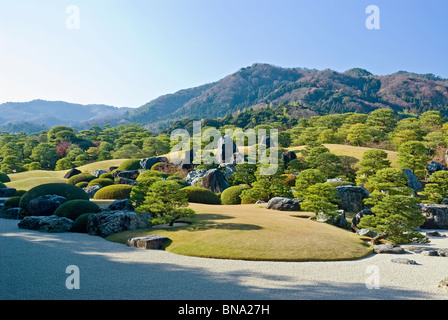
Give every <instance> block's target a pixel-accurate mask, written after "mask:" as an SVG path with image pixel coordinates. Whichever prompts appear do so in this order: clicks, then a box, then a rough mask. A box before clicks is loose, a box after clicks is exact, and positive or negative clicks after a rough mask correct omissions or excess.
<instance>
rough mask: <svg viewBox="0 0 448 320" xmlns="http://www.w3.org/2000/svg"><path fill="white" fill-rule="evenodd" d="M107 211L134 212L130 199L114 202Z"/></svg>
mask: <svg viewBox="0 0 448 320" xmlns="http://www.w3.org/2000/svg"><path fill="white" fill-rule="evenodd" d="M107 210H110V211H120V210H133V207H132V204H131V203H130V202H129V199H118V200H115V201H114V202H112V203H111V204H110V205H109V206H108V207H107Z"/></svg>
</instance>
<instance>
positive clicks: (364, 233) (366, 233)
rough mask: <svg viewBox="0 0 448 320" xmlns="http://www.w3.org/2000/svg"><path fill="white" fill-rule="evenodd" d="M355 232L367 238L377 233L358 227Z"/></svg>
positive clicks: (373, 236)
mask: <svg viewBox="0 0 448 320" xmlns="http://www.w3.org/2000/svg"><path fill="white" fill-rule="evenodd" d="M357 234H358V236H361V237H369V238H375V237H376V236H377V235H378V233H376V232H375V231H372V230H369V229H360V230H358V232H357Z"/></svg>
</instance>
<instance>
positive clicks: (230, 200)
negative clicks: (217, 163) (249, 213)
mask: <svg viewBox="0 0 448 320" xmlns="http://www.w3.org/2000/svg"><path fill="white" fill-rule="evenodd" d="M247 189H250V188H249V187H247V186H233V187H230V188H227V189H225V190H224V191H223V192H222V194H221V203H222V204H223V205H236V204H241V198H240V195H241V193H242V192H243V191H244V190H247Z"/></svg>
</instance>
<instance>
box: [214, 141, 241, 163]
mask: <svg viewBox="0 0 448 320" xmlns="http://www.w3.org/2000/svg"><path fill="white" fill-rule="evenodd" d="M234 153H239V152H238V147H237V146H236V144H235V142H234V141H233V139H232V138H231V137H230V136H228V135H225V136H224V137H221V138H219V140H218V147H217V151H216V162H217V163H218V164H222V163H234V161H235V160H234Z"/></svg>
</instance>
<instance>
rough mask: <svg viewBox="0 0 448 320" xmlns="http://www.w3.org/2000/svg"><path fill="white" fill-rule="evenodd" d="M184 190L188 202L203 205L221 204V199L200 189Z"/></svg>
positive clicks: (192, 187) (188, 188)
mask: <svg viewBox="0 0 448 320" xmlns="http://www.w3.org/2000/svg"><path fill="white" fill-rule="evenodd" d="M182 190H185V192H186V193H187V197H188V202H193V203H204V204H221V199H219V197H218V196H217V195H216V194H214V193H213V192H212V191H210V190H208V189H205V188H201V187H195V186H191V187H186V188H183V189H182Z"/></svg>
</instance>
